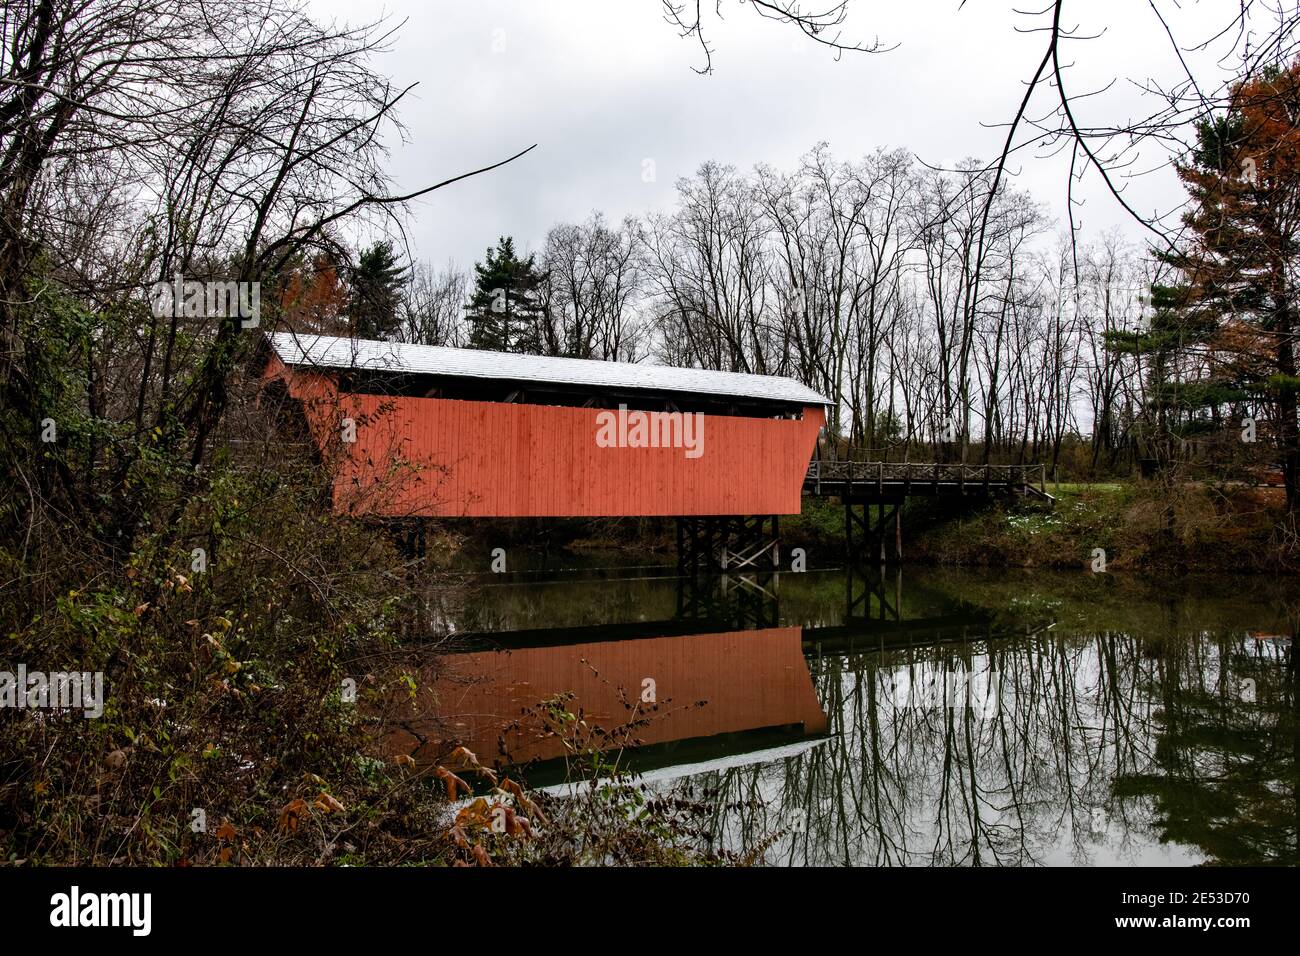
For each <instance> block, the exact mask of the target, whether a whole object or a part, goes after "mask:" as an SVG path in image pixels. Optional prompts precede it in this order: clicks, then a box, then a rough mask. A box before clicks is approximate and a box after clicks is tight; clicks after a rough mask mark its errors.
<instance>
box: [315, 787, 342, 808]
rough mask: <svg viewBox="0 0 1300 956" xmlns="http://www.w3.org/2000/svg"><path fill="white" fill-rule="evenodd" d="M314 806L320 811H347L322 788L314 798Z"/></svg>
mask: <svg viewBox="0 0 1300 956" xmlns="http://www.w3.org/2000/svg"><path fill="white" fill-rule="evenodd" d="M315 806H316V809H317V810H319V811H320V812H321V813H346V812H347V811H346V810H344V809H343V804H341V803H339V802H338V801H337V800H335V799H334V798H333V797H332V796H330V795H329V794H328V793H326V792H325V791H324V790H322V791H321V792H320V796H319V797H317V798H316V804H315Z"/></svg>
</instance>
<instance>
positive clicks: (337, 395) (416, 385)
mask: <svg viewBox="0 0 1300 956" xmlns="http://www.w3.org/2000/svg"><path fill="white" fill-rule="evenodd" d="M269 346H270V348H269V356H268V361H267V366H266V371H265V374H266V376H267V377H268V378H269V379H271V380H273V381H275V382H276V383H278V384H281V385H282V386H283V388H284V389H285V390H286V391H287V393H288V395H289V396H290V397H292V398H293V399H295V400H296V403H295V404H298V405H300V407H301V409H302V412H303V418H304V420H305V424H306V427H307V429H308V431H309V433H310V435H311V437H312V439H313V440H314V442H315V443H316V445H317V447H318V448H319V450H320V451H321V453H322V455H323V456H324V457H325V458H326V460H327V461H328V462H329V463H330V465H331V467H332V468H333V469H334V507H335V510H336V511H339V512H345V513H351V514H369V515H377V516H385V517H564V516H634V515H678V516H692V515H708V516H743V515H779V514H797V513H798V512H799V510H800V496H801V492H802V489H803V484H804V478H805V474H806V472H807V469H808V463H809V460H810V458H811V457H812V454H813V450H814V448H815V447H816V444H817V436H818V432H819V430H820V429H821V427H822V424H823V422H824V421H825V406H826V404H827V402H828V400H827V399H826V398H824V397H823V396H821V395H819V394H817V393H816V392H814V391H813V390H812V389H810V388H807V387H806V386H804V385H801V384H800V383H798V382H796V381H794V380H793V379H789V378H778V377H772V376H764V375H744V374H737V373H730V372H713V371H706V370H702V369H683V368H669V367H665V366H658V365H639V364H631V363H623V362H597V361H589V360H583V359H568V358H546V357H539V356H531V355H514V354H504V353H498V352H486V351H478V350H472V349H453V348H439V347H433V346H426V345H409V344H402V343H394V342H376V341H366V340H358V339H349V338H336V337H332V336H323V335H316V334H311V333H294V332H280V333H276V334H274V335H272V336H270V339H269Z"/></svg>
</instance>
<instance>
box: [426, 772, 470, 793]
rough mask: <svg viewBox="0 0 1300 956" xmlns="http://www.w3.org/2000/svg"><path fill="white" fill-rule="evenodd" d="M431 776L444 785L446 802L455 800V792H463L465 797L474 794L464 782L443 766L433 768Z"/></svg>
mask: <svg viewBox="0 0 1300 956" xmlns="http://www.w3.org/2000/svg"><path fill="white" fill-rule="evenodd" d="M433 775H434V776H435V777H437V778H438V779H439V780H441V781H442V782H443V783H444V784H445V785H446V787H447V799H448V800H455V799H456V791H457V790H464V791H465V795H466V796H469V794H471V793H473V792H474V791H473V788H472V787H470V785H469V784H467V783H466V782H465V781H464V780H462V779H460V777H458V776H456V775H455V774H454V773H452V772H451V771H450V770H448V769H447V768H446V767H443V766H438V767H435V768H434V771H433Z"/></svg>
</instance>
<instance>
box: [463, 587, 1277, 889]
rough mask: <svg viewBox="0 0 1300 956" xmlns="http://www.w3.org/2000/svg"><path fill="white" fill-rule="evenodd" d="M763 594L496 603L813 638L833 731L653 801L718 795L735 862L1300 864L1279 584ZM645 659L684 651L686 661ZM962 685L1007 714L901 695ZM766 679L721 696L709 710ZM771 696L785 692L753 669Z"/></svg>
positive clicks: (516, 615) (646, 593)
mask: <svg viewBox="0 0 1300 956" xmlns="http://www.w3.org/2000/svg"><path fill="white" fill-rule="evenodd" d="M776 578H779V580H777V579H776ZM754 583H756V584H758V585H759V588H758V590H757V591H756V590H755V589H753V588H750V587H747V586H745V584H744V582H740V583H739V586H738V583H737V582H736V581H735V580H732V581H729V582H724V583H723V584H722V585H721V586H718V584H717V582H712V583H708V584H706V585H704V586H705V587H706V588H714V590H713V591H709V592H707V593H703V594H702V593H700V592H699V591H698V588H700V587H701V584H700V582H693V583H689V582H688V583H683V582H676V583H675V584H674V583H673V582H647V581H634V582H629V581H622V582H619V581H601V582H599V583H597V584H592V585H591V586H590V587H585V586H582V585H576V584H573V583H572V582H570V583H569V584H568V585H565V587H567V588H568V590H567V591H566V592H565V597H564V600H563V601H561V600H557V598H558V592H552V593H547V594H541V593H539V592H538V588H539V587H543V586H541V585H521V586H519V587H518V588H517V589H516V590H515V591H514V592H513V593H512V594H507V593H504V592H503V591H500V590H499V591H498V593H496V594H494V595H493V597H492V600H491V602H489V603H485V607H487V606H489V604H490V608H491V614H492V616H493V617H492V620H493V622H494V625H495V628H496V629H499V630H510V629H511V628H520V627H522V626H525V625H526V626H530V627H536V626H538V625H539V624H542V623H544V624H545V625H546V626H548V627H553V628H559V629H560V630H563V628H564V627H565V626H566V625H570V624H576V623H578V622H581V623H582V624H584V625H590V624H591V623H592V622H596V621H601V622H606V621H608V622H610V626H611V627H613V628H615V629H616V628H617V625H618V622H620V621H626V622H632V621H638V622H640V623H639V624H638V627H640V628H641V629H642V630H644V629H645V628H647V627H649V628H651V629H653V627H652V625H649V624H646V623H645V622H647V621H655V620H659V619H661V618H663V619H665V620H667V619H672V620H673V621H674V622H675V624H676V626H677V628H678V630H677V632H676V633H677V634H678V635H681V636H679V637H678V641H690V640H691V637H690V634H689V633H686V632H688V631H690V627H689V626H688V627H686V629H685V631H683V630H682V625H683V624H687V625H693V624H694V622H695V621H696V620H697V619H698V620H699V621H700V623H701V625H702V626H701V627H700V628H699V631H700V633H701V634H705V633H710V632H712V633H714V634H715V635H716V633H717V632H719V631H725V632H738V631H743V630H747V629H751V628H753V629H764V628H767V629H769V630H767V631H764V633H769V634H770V633H771V632H770V629H771V628H772V627H773V626H776V625H780V626H783V627H784V628H787V629H788V628H791V627H796V626H797V627H800V628H802V644H803V660H804V662H805V664H806V666H807V668H808V673H807V675H805V679H809V680H811V682H812V685H813V687H814V688H815V692H816V695H817V699H818V700H819V701H820V704H821V708H822V710H823V711H824V712H825V715H826V718H827V721H828V733H827V735H826V736H825V737H824V738H823V739H821V740H820V741H819V742H818V743H817V744H816V745H815V746H806V747H797V748H794V750H795V751H796V752H794V753H793V754H792V755H788V756H781V757H778V758H775V759H766V758H763V757H761V756H760V757H758V759H757V762H755V757H754V755H752V754H751V755H748V756H746V755H745V754H743V753H742V752H740V751H739V750H737V752H735V753H734V754H733V758H734V759H732V760H731V761H726V760H724V761H722V763H723V764H724V765H725V767H724V769H708V770H704V771H703V772H699V768H698V767H694V768H687V767H679V768H677V772H675V773H674V772H668V773H663V772H660V773H659V774H658V776H659V777H660V778H666V779H658V780H656V782H654V783H653V784H652V785H653V786H654V787H656V788H658V789H661V790H669V789H673V788H682V789H686V790H689V791H690V792H691V793H692V794H693V795H695V796H697V797H698V796H700V795H707V796H708V798H709V799H710V800H711V802H712V803H713V805H714V806H715V807H716V810H715V816H714V819H713V820H712V830H713V835H714V839H715V841H718V842H722V843H725V844H726V845H728V846H730V847H732V848H735V849H741V850H746V851H748V850H751V849H754V848H756V847H760V846H763V845H764V844H765V843H768V842H769V841H770V840H771V836H772V834H773V833H774V832H779V833H780V834H781V835H780V837H779V838H778V839H777V840H776V842H775V843H772V844H771V845H770V846H769V847H768V849H767V852H766V854H765V857H766V859H767V860H768V862H770V863H774V864H783V863H784V864H829V865H835V864H853V865H879V866H897V865H943V866H1007V865H1036V864H1092V863H1118V864H1124V863H1139V862H1145V863H1195V862H1202V861H1208V862H1215V863H1229V864H1232V863H1238V864H1239V863H1290V864H1295V863H1297V862H1300V854H1298V852H1297V824H1298V823H1300V786H1298V783H1297V776H1298V774H1300V768H1298V766H1297V760H1296V755H1297V750H1298V749H1300V719H1298V717H1297V675H1296V662H1295V656H1294V638H1295V636H1296V631H1297V616H1298V614H1297V607H1296V604H1295V602H1294V600H1293V599H1290V598H1289V597H1288V596H1287V595H1286V594H1285V592H1283V591H1281V590H1279V591H1278V592H1277V593H1270V591H1269V587H1270V586H1269V585H1268V584H1267V583H1266V582H1258V581H1252V582H1248V583H1247V584H1244V585H1243V584H1242V583H1239V582H1238V583H1234V584H1232V585H1230V586H1222V585H1221V586H1219V587H1217V588H1216V587H1215V586H1214V585H1213V584H1212V583H1208V584H1207V583H1200V582H1198V583H1194V584H1193V583H1189V582H1178V583H1176V584H1175V585H1173V586H1171V587H1168V588H1160V589H1157V588H1146V587H1140V586H1137V585H1132V584H1128V583H1124V582H1120V581H1118V580H1117V579H1114V578H1113V577H1112V576H1110V575H1105V576H1102V575H1098V576H1091V577H1089V576H1071V575H1047V574H1034V575H1023V574H1009V573H1005V572H1004V573H1001V574H983V575H973V574H956V573H948V572H934V571H930V572H913V571H909V572H908V582H907V587H906V588H904V587H903V582H902V579H901V577H899V576H896V575H894V574H892V573H891V574H890V575H889V576H884V577H882V576H879V575H873V574H870V573H868V574H865V575H863V574H861V573H858V572H854V573H845V574H841V573H838V572H821V573H808V574H798V575H790V574H784V575H779V576H773V577H772V578H769V579H764V580H762V581H758V582H754ZM556 587H559V586H558V585H557V586H556ZM683 587H686V588H687V593H686V594H685V595H684V594H683V590H682V589H683ZM674 588H675V589H676V590H675V593H674V590H673V589H674ZM755 594H759V595H760V596H761V600H760V601H759V603H758V604H756V603H755V600H754V595H755ZM727 595H732V596H733V598H734V600H731V601H730V603H729V602H728V600H720V599H719V596H721V597H724V598H725V597H726V596H727ZM1170 595H1181V596H1180V597H1175V598H1171V597H1170ZM763 601H770V602H771V603H770V605H765V604H763V603H762V602H763ZM1288 602H1289V603H1288ZM543 607H544V608H547V609H548V611H547V612H546V613H547V615H548V618H547V620H545V621H542V620H541V619H540V611H539V609H540V608H543ZM728 607H734V608H735V610H736V613H735V615H734V616H735V620H727V619H726V618H727V616H728V613H729V612H728ZM557 608H563V609H564V610H562V611H557V610H556V609H557ZM471 612H472V609H470V610H469V611H467V612H466V613H467V614H469V619H468V621H467V623H468V625H469V626H471V627H472V626H473V624H474V621H473V619H472V618H473V614H472V613H471ZM661 612H662V613H661ZM557 615H558V617H557ZM565 615H568V618H569V619H568V620H566V619H564V617H565ZM756 633H757V632H756ZM713 639H715V640H716V637H715V638H713ZM587 646H588V647H590V646H591V645H590V644H589V645H587ZM643 646H644V647H645V648H646V649H647V653H650V652H651V651H652V650H653V649H654V648H656V647H659V646H662V647H664V648H668V647H670V646H671V647H674V648H676V649H675V650H674V651H673V653H674V654H678V655H679V654H680V648H681V646H682V645H681V644H679V643H678V644H671V645H670V644H663V645H659V644H655V643H653V642H643ZM655 653H666V651H662V652H661V651H655ZM793 659H794V660H796V661H797V660H798V655H797V654H796V655H795V656H794V658H793ZM629 666H631V667H633V668H634V669H635V667H637V666H640V662H639V661H638V662H637V663H636V664H635V665H629ZM655 666H657V662H655V661H647V663H646V668H647V670H646V672H647V673H650V672H651V670H649V669H648V668H653V667H655ZM735 666H736V667H737V668H741V667H744V666H747V665H746V664H745V663H744V662H743V661H741V660H739V659H737V661H736V664H735ZM782 666H783V667H787V666H789V665H782ZM793 666H795V667H798V666H799V665H798V664H794V665H793ZM661 669H662V668H661ZM769 670H770V668H769ZM951 672H957V673H960V674H972V675H982V676H993V678H994V684H993V686H994V687H995V689H996V693H997V698H996V706H993V707H991V708H990V709H989V710H988V712H987V714H985V713H982V712H981V711H980V710H979V708H978V707H967V706H955V707H949V706H941V705H937V704H928V703H926V702H925V701H921V702H919V705H918V704H917V703H916V702H915V701H914V702H912V703H909V702H908V701H907V700H906V699H905V697H904V696H900V693H899V688H900V687H907V686H911V687H917V686H923V685H924V682H925V681H926V680H927V679H928V678H929V677H932V676H934V675H936V674H939V675H942V674H944V673H951ZM638 673H639V671H638ZM747 679H748V678H747V676H746V675H745V674H743V673H742V674H731V675H728V676H727V677H726V678H725V680H724V679H722V678H718V679H717V686H716V687H715V688H714V692H713V693H711V694H710V695H708V696H710V697H711V698H712V701H711V703H712V706H714V707H725V706H727V705H728V704H729V703H730V699H729V697H728V695H729V694H733V693H735V692H736V689H737V688H742V687H744V686H745V683H746V680H747ZM752 680H754V681H770V680H771V677H770V676H769V675H767V674H766V673H765V672H764V671H762V670H761V669H756V670H754V671H753V673H752ZM786 681H787V683H788V675H787V678H786ZM708 706H709V705H708V704H706V705H705V709H706V710H707V707H708ZM818 731H819V732H820V731H821V727H820V726H819V727H818ZM718 746H719V748H725V747H728V746H731V744H730V743H725V744H724V743H719V745H718ZM663 763H664V761H663V760H662V759H660V769H661V771H662V764H663ZM668 763H669V764H671V763H672V760H671V759H669V760H668ZM668 769H669V771H672V769H673V768H672V767H671V766H670V767H669V768H668Z"/></svg>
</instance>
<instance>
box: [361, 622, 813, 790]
mask: <svg viewBox="0 0 1300 956" xmlns="http://www.w3.org/2000/svg"><path fill="white" fill-rule="evenodd" d="M802 636H803V628H800V627H780V628H769V629H766V630H757V631H729V632H725V633H719V634H689V635H685V636H678V637H653V638H644V639H641V640H632V641H601V642H596V643H588V644H574V645H567V646H561V647H529V648H522V649H517V650H511V651H482V652H476V653H472V654H452V655H449V656H447V657H445V658H443V659H442V660H441V662H440V665H439V668H440V669H439V670H438V671H437V676H436V677H433V678H432V679H427V680H426V679H424V678H425V677H426V676H430V677H431V676H432V675H421V677H420V679H419V680H418V682H417V683H418V686H419V691H418V692H417V699H416V700H415V701H409V702H406V703H404V704H403V707H404V708H406V711H409V713H406V711H404V713H405V714H406V716H405V717H404V719H405V720H407V721H408V726H407V728H406V729H398V728H397V727H394V728H393V729H392V730H391V731H389V733H388V735H387V738H386V741H385V750H386V751H387V752H388V753H411V754H412V755H413V756H415V757H416V758H417V759H436V758H437V757H438V756H439V754H440V753H444V752H446V751H447V750H450V749H451V747H452V746H455V745H463V746H466V747H468V748H469V749H470V750H471V751H473V752H474V753H475V754H477V755H478V756H479V757H480V759H482V760H483V761H484V762H485V763H488V762H491V763H496V764H497V765H501V764H503V763H506V762H509V763H523V762H525V761H529V760H546V759H549V758H554V757H561V756H563V755H564V753H565V749H564V744H563V741H561V740H560V739H559V738H557V737H555V736H549V735H543V734H542V733H541V732H540V731H541V727H540V723H539V722H538V721H536V720H535V719H532V718H530V719H527V720H521V719H520V716H521V714H523V713H524V711H525V710H528V709H532V708H535V707H537V706H538V705H539V704H540V703H541V702H542V701H543V700H545V699H547V698H549V697H553V696H554V695H556V694H561V693H569V692H572V693H573V694H574V695H575V698H574V700H573V701H571V702H570V703H569V704H568V705H567V706H568V709H569V710H570V711H572V712H574V713H577V712H578V710H579V708H581V710H582V712H583V717H584V718H585V719H586V720H587V722H588V723H589V724H591V725H594V726H598V727H601V728H602V729H604V730H607V731H615V730H617V729H618V728H619V727H622V726H625V725H626V723H627V721H628V719H629V711H628V710H627V708H626V707H624V706H623V704H622V702H621V700H620V696H619V691H620V689H621V690H622V691H623V693H624V695H625V697H626V700H627V701H628V702H629V703H634V702H637V701H639V700H640V697H641V693H642V686H643V685H642V681H643V680H644V679H645V678H647V677H649V678H651V679H653V680H654V682H655V697H656V700H657V702H658V704H659V708H658V710H657V711H655V712H653V714H652V715H651V719H650V721H649V723H648V724H647V725H646V726H645V727H643V728H640V729H638V730H637V731H636V732H635V737H636V739H637V740H638V741H639V742H640V743H642V744H655V743H664V742H667V741H674V740H689V739H692V738H695V737H712V736H714V735H717V734H726V733H736V732H739V731H746V730H762V729H766V728H774V727H786V726H792V725H793V726H800V725H801V726H802V727H803V730H804V732H805V733H807V734H809V735H816V734H822V733H825V732H826V730H827V718H826V713H825V711H824V710H823V709H822V706H821V702H820V701H819V700H818V698H817V691H816V689H815V688H814V687H813V682H812V676H811V675H810V674H809V672H808V664H807V662H806V661H805V659H804V656H803V646H802ZM700 701H703V702H704V703H703V704H702V705H700V706H697V704H698V703H699V702H700ZM649 706H650V705H648V704H642V705H641V707H642V711H641V712H642V715H645V714H646V713H647V712H649ZM430 714H440V715H446V716H445V717H440V718H432V717H429V716H427V715H430ZM412 715H424V716H423V717H421V716H414V717H413V716H412ZM417 732H418V734H419V736H417V735H416V733H417ZM421 737H423V738H425V739H427V740H428V741H429V742H428V743H427V744H425V745H423V746H422V745H421V742H420V740H421ZM498 740H503V741H504V744H505V748H506V751H507V753H508V755H509V756H508V758H507V759H503V758H502V756H501V754H500V750H499V746H498Z"/></svg>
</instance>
